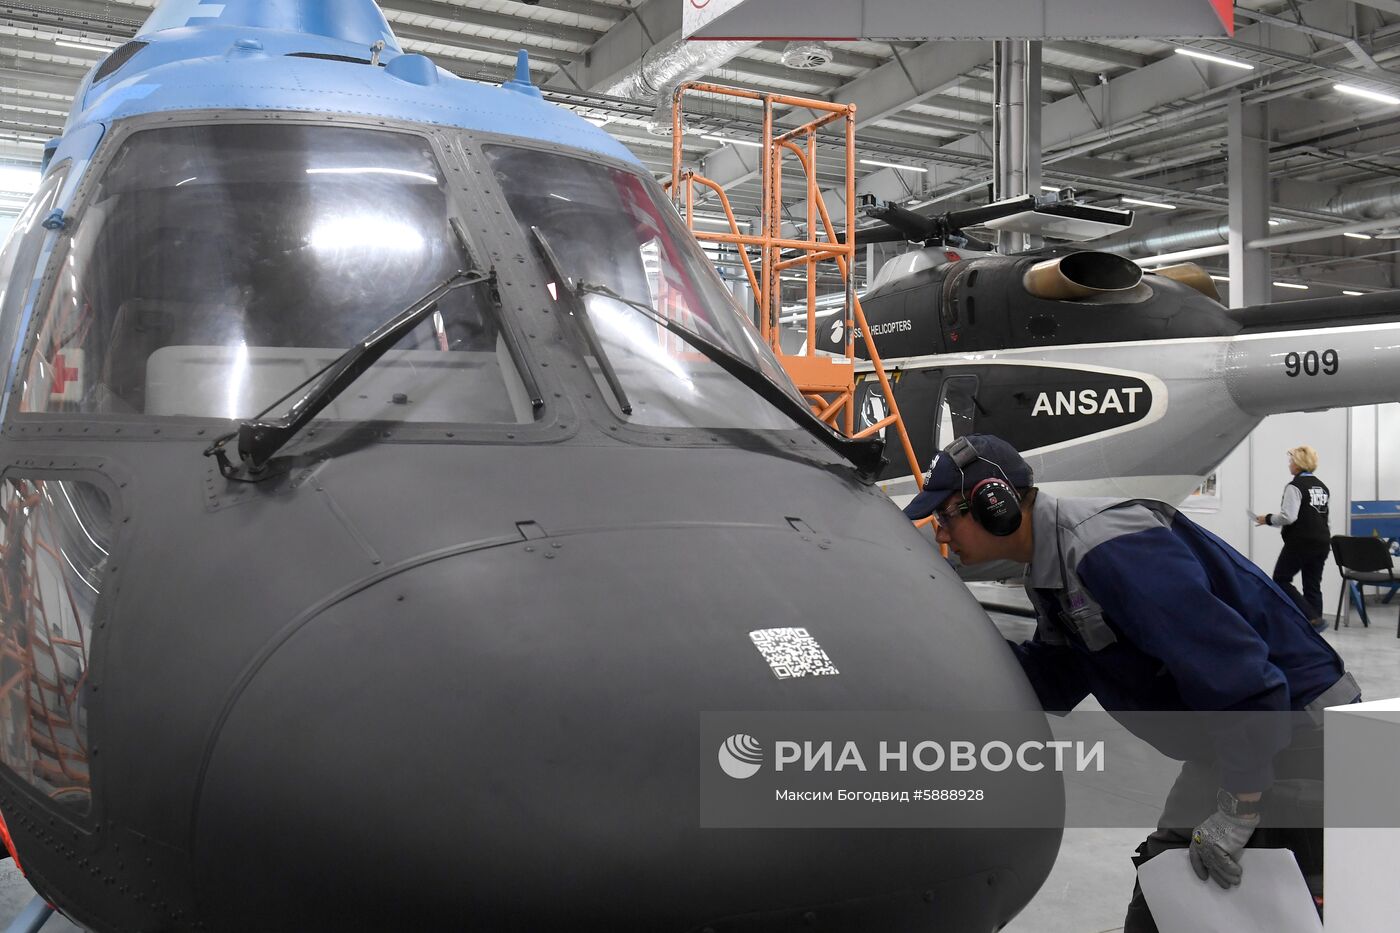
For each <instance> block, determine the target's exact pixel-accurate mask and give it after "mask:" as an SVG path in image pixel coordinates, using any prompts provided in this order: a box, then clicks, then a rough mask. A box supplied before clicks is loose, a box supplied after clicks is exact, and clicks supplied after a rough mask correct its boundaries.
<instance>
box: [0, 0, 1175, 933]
mask: <svg viewBox="0 0 1400 933" xmlns="http://www.w3.org/2000/svg"><path fill="white" fill-rule="evenodd" d="M47 155H48V160H47V166H46V171H45V174H44V178H43V181H42V184H41V187H40V189H39V191H38V193H37V194H36V195H35V197H34V199H33V201H32V202H31V203H30V205H29V206H28V208H27V209H26V211H25V213H24V214H23V216H21V217H20V218H19V221H18V222H17V223H16V226H15V230H14V234H13V236H12V238H11V240H10V241H9V243H8V245H7V246H6V247H5V250H4V252H3V254H0V272H3V274H4V293H3V297H2V298H0V344H3V349H4V359H5V360H6V361H7V364H8V375H7V379H6V383H5V392H4V399H3V432H0V468H3V471H4V472H3V494H4V498H3V502H0V516H3V519H4V527H3V532H2V533H0V570H2V571H3V586H0V816H3V820H0V831H2V832H0V834H3V836H4V841H5V843H6V845H7V847H8V848H9V850H10V851H11V852H12V853H13V855H14V856H15V858H16V861H17V862H18V863H19V864H20V865H21V867H22V868H23V870H24V872H25V874H26V876H27V877H28V878H29V880H30V881H31V882H32V883H33V885H34V886H35V888H37V889H38V891H39V892H40V893H41V894H42V896H43V897H44V898H46V899H47V900H49V901H50V902H51V903H53V904H54V905H56V906H57V907H58V908H59V909H61V910H62V911H63V912H64V913H65V914H67V915H68V916H69V917H71V918H72V919H73V920H74V921H75V922H77V923H79V924H81V925H83V926H84V927H87V928H90V929H92V930H96V931H103V933H105V931H118V930H164V931H184V930H191V931H193V930H208V931H221V930H222V931H247V930H262V931H272V930H287V931H293V930H295V931H303V933H304V931H309V930H323V929H324V930H333V929H334V930H342V929H370V928H375V927H379V928H384V929H404V928H410V927H420V928H432V929H442V928H451V929H472V930H482V931H486V930H507V929H509V930H526V929H528V930H547V929H555V928H565V927H567V928H570V929H585V930H589V929H610V930H620V929H634V930H647V931H650V933H661V931H676V933H684V931H696V930H713V931H716V933H725V931H748V930H770V929H779V928H788V927H790V926H795V925H800V926H801V928H802V929H811V930H828V931H847V930H849V931H864V930H869V929H872V928H874V927H876V926H878V927H879V928H880V929H883V930H889V931H897V930H911V931H912V930H926V929H930V928H935V927H936V928H938V929H940V930H949V931H954V930H956V931H968V933H986V931H990V930H993V929H997V928H1000V927H1001V926H1002V925H1004V924H1005V923H1006V922H1008V921H1009V919H1010V918H1011V917H1012V916H1013V915H1014V914H1015V913H1016V912H1017V911H1018V910H1020V908H1021V907H1022V906H1023V905H1024V904H1025V903H1026V901H1027V900H1029V898H1030V897H1031V895H1032V894H1033V893H1034V892H1035V890H1036V889H1037V888H1038V887H1039V885H1040V884H1041V882H1042V881H1043V880H1044V878H1045V876H1046V874H1047V873H1048V871H1049V869H1050V866H1051V864H1052V862H1053V860H1054V857H1055V853H1056V850H1057V847H1058V841H1059V833H1058V831H1054V830H1051V831H1042V830H956V831H950V830H912V829H911V830H903V831H898V832H874V831H863V830H817V829H813V830H803V831H791V830H771V831H770V830H748V831H720V830H703V829H702V828H701V827H700V823H699V820H698V815H697V803H696V795H697V788H696V783H697V782H696V775H697V773H698V769H700V768H702V767H716V766H717V765H716V760H715V755H716V749H714V748H703V749H702V748H701V747H699V743H698V740H697V736H698V734H699V714H700V712H701V711H704V710H759V711H765V710H766V711H774V710H805V711H823V710H836V711H843V710H881V709H890V710H911V709H912V710H929V711H950V710H958V709H979V710H980V709H990V710H1012V711H1015V710H1029V711H1036V714H1037V715H1038V707H1037V705H1036V702H1035V697H1034V696H1033V694H1032V692H1031V690H1030V688H1029V686H1028V684H1027V683H1026V681H1025V678H1024V677H1023V675H1022V674H1021V672H1020V670H1019V668H1018V667H1017V665H1016V663H1015V661H1014V659H1013V658H1012V656H1011V654H1010V653H1009V652H1007V651H1006V649H1005V645H1004V643H1003V641H1002V639H1001V638H1000V637H999V636H998V635H997V633H996V632H995V631H994V630H993V628H992V627H991V625H990V624H989V622H988V620H987V618H986V616H985V615H984V614H983V612H982V611H981V609H980V608H979V607H978V606H977V605H976V604H975V602H974V601H973V600H972V598H971V596H970V595H969V594H968V593H967V591H966V590H965V588H963V587H962V586H961V584H959V583H958V582H957V581H956V580H955V579H954V577H953V576H952V575H951V574H944V573H937V574H934V575H932V576H931V575H930V573H929V569H930V568H929V563H928V552H927V550H926V549H925V548H924V547H923V545H922V542H921V539H920V538H919V536H918V534H917V533H916V532H915V531H914V530H913V529H912V528H911V527H910V525H909V523H908V522H907V521H906V520H905V519H904V518H903V516H902V515H901V514H900V513H899V512H898V510H897V509H895V508H893V507H892V506H891V505H890V504H889V503H888V502H887V501H885V499H884V497H883V496H882V495H880V493H879V492H878V490H876V489H875V488H874V487H873V485H872V484H871V481H872V480H873V477H874V474H875V472H876V471H877V470H878V456H879V448H878V444H872V443H870V442H859V441H848V440H844V439H842V438H839V437H836V436H835V435H833V434H832V433H831V432H830V431H828V430H827V429H826V428H824V427H822V426H821V425H819V424H818V423H816V422H815V419H814V418H813V417H812V416H811V414H810V412H809V411H808V410H807V408H806V406H805V405H804V403H803V402H802V401H801V399H800V396H798V395H797V393H796V391H795V390H794V389H793V387H792V385H791V383H790V382H788V381H787V379H786V377H785V376H784V375H783V374H782V369H781V367H780V366H779V365H778V364H777V362H776V360H775V359H774V358H773V357H772V355H771V354H770V353H769V352H768V350H767V349H766V348H765V347H764V346H763V343H762V341H761V340H760V339H759V338H758V337H757V334H756V333H755V332H754V331H753V330H752V329H751V328H750V327H749V325H748V324H747V323H746V322H744V321H743V320H742V319H741V317H740V315H739V314H738V313H737V312H736V310H735V308H734V306H733V305H732V304H731V302H730V300H729V298H728V295H727V293H726V292H725V291H724V290H723V286H722V284H721V283H720V281H719V280H718V278H717V276H716V275H715V274H714V271H713V270H712V269H711V268H710V267H708V265H707V264H706V262H705V258H704V255H703V254H702V253H701V251H700V250H699V248H698V246H697V245H696V243H695V242H694V241H693V239H692V238H691V236H690V235H689V233H688V232H687V231H686V229H685V228H684V226H683V225H682V224H681V222H680V219H679V217H678V216H677V214H676V213H675V211H674V209H673V208H672V207H671V206H670V205H669V204H668V203H667V201H666V199H665V196H664V195H663V194H662V193H661V192H660V189H659V188H658V187H657V185H656V184H655V182H654V181H653V179H652V178H650V177H649V175H648V174H647V173H646V172H645V170H644V169H643V168H642V167H641V165H640V164H639V163H638V162H637V161H636V160H635V159H634V158H633V157H632V156H631V155H630V154H629V153H628V152H627V151H626V150H625V149H623V148H622V147H621V146H620V145H619V144H618V143H616V142H615V141H614V140H612V139H611V138H610V137H608V136H607V135H606V134H604V133H603V132H601V131H600V130H598V129H596V128H594V127H593V126H591V125H590V124H588V123H587V122H586V121H584V120H582V119H580V118H577V117H575V116H573V115H572V114H570V113H568V112H566V111H564V110H561V109H559V108H556V107H554V106H551V105H549V104H547V103H545V102H544V101H542V100H541V99H540V98H539V95H538V92H537V91H535V90H534V88H533V87H532V86H531V85H530V83H529V75H528V69H525V68H522V69H520V70H519V71H518V73H517V79H516V80H515V81H512V82H508V83H507V84H506V85H505V86H504V87H500V88H497V87H490V86H485V85H481V84H476V83H473V82H470V81H464V80H461V79H458V78H456V77H454V76H452V75H449V74H447V73H446V72H444V71H442V70H440V69H438V68H437V67H435V66H434V65H433V63H432V62H431V61H429V60H428V59H427V58H424V57H423V56H421V55H413V54H404V53H403V52H402V51H401V50H400V49H399V46H398V44H397V42H396V41H395V39H394V36H393V35H392V33H391V32H390V30H389V27H388V25H387V23H386V21H385V20H384V18H383V16H382V14H381V13H380V11H379V10H378V9H377V7H376V6H375V5H374V4H373V3H371V2H369V0H343V2H338V3H333V4H332V3H324V2H321V0H226V2H224V3H222V4H201V3H198V2H196V0H166V2H164V3H162V4H161V5H160V6H159V8H158V9H157V10H156V12H155V13H154V14H153V15H152V17H151V19H150V20H149V22H148V23H147V24H146V26H145V27H144V28H143V29H142V30H141V32H140V34H139V35H138V36H137V37H136V39H135V40H133V41H131V42H129V43H127V44H126V45H124V46H122V47H121V48H119V49H117V50H116V51H114V52H112V53H111V54H110V55H109V56H108V57H107V58H106V59H105V60H104V61H103V62H102V63H100V64H99V65H98V66H97V67H96V68H95V69H94V70H93V72H92V73H91V74H90V75H89V76H88V78H87V79H86V80H85V81H84V83H83V85H82V86H81V88H80V89H79V92H78V94H77V98H76V102H75V104H74V108H73V112H72V116H71V117H70V119H69V121H68V124H67V126H66V128H65V131H64V134H63V136H62V137H61V138H60V139H58V140H55V141H54V142H53V143H52V144H51V145H50V147H49V148H48V152H47ZM658 309H664V310H658ZM1144 401H1146V400H1144ZM1154 404H1155V402H1154ZM851 581H860V585H861V587H863V589H859V590H858V589H856V588H854V586H853V585H852V583H851ZM872 592H878V593H880V594H881V595H880V601H879V611H878V613H872V612H871V611H870V604H869V598H868V595H867V594H868V593H872ZM770 627H792V628H794V629H795V628H797V627H801V628H802V629H804V630H805V633H806V634H805V635H804V637H808V638H810V639H811V640H813V642H814V643H819V644H820V646H821V649H822V650H823V651H824V652H825V653H826V655H829V657H830V660H831V662H832V663H833V664H834V666H835V668H837V669H839V674H835V675H833V676H821V677H816V676H812V677H796V676H787V677H781V676H778V675H777V674H776V669H774V668H772V667H770V664H769V662H768V661H767V660H766V657H765V655H763V654H762V653H761V652H760V651H759V650H757V649H756V647H755V641H756V640H755V639H753V638H751V637H750V636H751V633H753V632H755V631H756V630H759V629H767V628H770ZM1047 735H1048V731H1047ZM762 738H763V737H761V736H760V737H758V739H759V740H760V742H761V740H762ZM1017 780H1018V781H1019V782H1020V790H1019V791H1018V794H1030V793H1044V794H1047V796H1048V799H1050V800H1051V801H1061V797H1060V788H1061V785H1060V780H1059V777H1058V776H1057V775H1055V774H1053V773H1052V772H1050V771H1048V770H1047V771H1045V772H1043V773H1026V774H1024V775H1020V776H1019V777H1018V778H1017Z"/></svg>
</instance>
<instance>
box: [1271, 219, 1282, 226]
mask: <svg viewBox="0 0 1400 933" xmlns="http://www.w3.org/2000/svg"><path fill="white" fill-rule="evenodd" d="M1281 223H1283V221H1281V220H1273V219H1272V218H1270V220H1269V226H1270V227H1277V226H1278V225H1279V224H1281Z"/></svg>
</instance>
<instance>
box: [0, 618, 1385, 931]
mask: <svg viewBox="0 0 1400 933" xmlns="http://www.w3.org/2000/svg"><path fill="white" fill-rule="evenodd" d="M1397 611H1400V599H1397V600H1396V601H1394V602H1392V603H1391V605H1389V606H1373V607H1371V609H1370V615H1371V622H1372V626H1371V628H1369V629H1367V628H1362V627H1361V622H1360V620H1359V619H1357V617H1356V614H1355V613H1354V612H1353V613H1352V618H1351V626H1350V627H1349V628H1342V629H1339V630H1337V631H1335V632H1334V631H1331V630H1328V632H1327V634H1326V636H1325V637H1326V638H1327V640H1328V641H1329V642H1331V643H1332V646H1333V647H1334V648H1336V649H1337V652H1338V653H1339V654H1340V655H1341V656H1342V657H1343V658H1344V659H1345V660H1346V662H1347V667H1348V668H1349V669H1350V670H1351V672H1352V673H1353V674H1355V675H1356V679H1357V681H1358V682H1359V683H1360V684H1361V690H1362V692H1363V693H1364V694H1365V696H1366V698H1367V699H1368V700H1378V699H1382V698H1385V697H1397V696H1400V639H1397V638H1396V637H1395V628H1396V624H1397V619H1396V614H1397ZM992 619H993V621H995V622H996V624H997V627H998V628H999V629H1001V631H1002V633H1003V634H1005V635H1006V636H1007V637H1009V638H1014V639H1017V640H1019V639H1022V638H1028V637H1030V634H1031V631H1032V629H1033V628H1034V626H1033V624H1032V623H1031V622H1029V621H1028V620H1026V619H1023V618H1019V617H1017V616H1011V615H1005V614H1003V613H997V612H994V613H992ZM1081 708H1083V707H1081ZM1151 830H1152V827H1150V826H1145V827H1143V828H1142V829H1068V830H1065V836H1064V841H1063V843H1062V844H1061V846H1060V855H1059V858H1058V859H1057V860H1056V862H1055V867H1054V869H1053V870H1052V871H1051V872H1050V877H1049V878H1048V879H1046V882H1045V884H1044V886H1043V887H1042V888H1041V889H1040V893H1038V894H1037V895H1036V896H1035V898H1034V899H1033V900H1032V901H1031V902H1030V904H1028V905H1027V906H1026V909H1025V910H1024V911H1022V912H1021V914H1020V915H1019V916H1017V917H1016V919H1015V920H1013V921H1012V922H1011V924H1010V925H1009V926H1007V927H1006V928H1005V933H1115V931H1118V930H1121V929H1122V924H1123V911H1124V910H1125V909H1126V908H1127V905H1128V898H1129V896H1130V895H1131V894H1132V890H1133V877H1134V869H1133V864H1132V862H1131V861H1129V857H1130V856H1131V855H1132V854H1133V850H1134V849H1135V848H1137V845H1138V843H1139V842H1141V841H1142V840H1143V838H1144V837H1145V836H1146V835H1147V834H1148V833H1149V832H1151ZM33 896H34V891H33V889H32V888H31V887H30V886H29V885H28V883H26V882H25V880H24V878H23V876H21V875H20V874H19V872H17V871H16V870H15V868H14V864H13V863H12V862H11V861H10V860H8V859H6V860H4V861H3V862H0V928H3V927H6V926H8V925H9V923H10V922H11V920H13V919H14V917H16V916H17V915H18V914H19V912H20V911H21V910H23V909H24V907H25V905H26V904H28V903H29V900H30V899H31V898H32V897H33ZM43 933H82V931H81V930H80V929H79V928H78V927H76V926H74V925H73V924H71V923H69V922H68V921H67V920H66V919H64V918H63V917H61V916H58V915H54V916H53V917H52V918H51V919H50V920H49V922H48V923H47V924H45V925H44V928H43Z"/></svg>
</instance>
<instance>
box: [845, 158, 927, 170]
mask: <svg viewBox="0 0 1400 933" xmlns="http://www.w3.org/2000/svg"><path fill="white" fill-rule="evenodd" d="M860 161H861V164H862V165H878V166H880V167H881V168H897V169H902V170H903V171H906V172H920V173H925V174H926V173H927V172H928V169H926V168H919V166H917V165H900V164H898V163H896V162H881V161H879V160H877V159H861V160H860Z"/></svg>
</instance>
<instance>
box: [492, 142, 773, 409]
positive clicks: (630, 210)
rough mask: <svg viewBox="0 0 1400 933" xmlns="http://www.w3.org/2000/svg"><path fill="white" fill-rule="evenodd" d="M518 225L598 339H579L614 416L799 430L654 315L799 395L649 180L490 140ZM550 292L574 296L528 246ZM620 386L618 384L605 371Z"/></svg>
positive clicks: (494, 167)
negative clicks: (554, 265) (551, 258)
mask: <svg viewBox="0 0 1400 933" xmlns="http://www.w3.org/2000/svg"><path fill="white" fill-rule="evenodd" d="M485 154H486V157H487V160H488V161H489V163H490V165H491V169H492V172H493V174H494V176H495V178H496V181H497V183H498V184H500V186H501V189H502V191H503V193H504V194H505V197H506V201H507V202H508V204H509V205H510V208H511V211H512V212H513V213H514V214H515V219H516V220H517V222H518V223H519V226H520V229H521V231H522V232H524V233H525V234H526V236H527V237H530V238H532V239H533V237H532V234H531V228H537V229H538V230H539V231H540V233H541V234H543V236H544V239H545V241H546V242H547V243H548V244H549V248H550V250H551V251H552V252H553V253H554V255H555V256H556V257H557V259H558V262H559V265H560V268H561V270H562V272H563V275H564V277H565V278H567V279H568V280H570V281H572V282H574V283H577V287H578V300H579V302H581V304H582V305H583V310H584V313H585V315H586V317H587V322H586V323H585V322H580V327H579V329H580V330H582V329H583V328H584V327H589V326H591V328H592V330H593V331H594V332H595V333H596V335H597V340H596V346H594V345H593V344H594V341H593V340H592V339H591V338H590V337H587V336H586V335H582V334H581V335H580V340H579V344H580V346H582V347H583V348H584V349H583V350H582V351H581V352H582V353H583V356H584V359H585V362H586V364H587V365H588V366H589V367H590V369H591V370H592V371H593V375H594V378H595V380H596V381H597V384H598V395H599V397H601V398H603V399H606V400H607V402H608V404H609V406H610V407H611V408H612V411H613V413H614V415H616V416H618V417H620V418H622V419H624V420H625V421H627V422H629V423H632V424H638V425H654V426H659V427H698V428H750V429H774V430H792V429H794V428H795V427H796V425H795V424H794V423H793V422H792V420H791V419H790V418H789V417H788V416H787V415H786V414H784V413H782V412H781V411H779V410H778V409H777V408H775V407H773V406H772V405H769V404H767V403H764V402H762V401H759V400H758V399H756V398H755V397H754V393H753V391H752V390H750V389H749V388H748V387H747V386H745V385H744V383H743V382H741V381H740V380H739V379H738V378H736V377H734V376H733V375H730V374H729V373H727V372H725V371H724V370H723V369H721V368H720V367H719V366H718V365H716V364H715V363H713V362H711V361H710V359H709V358H708V357H706V356H705V355H704V353H703V352H701V351H700V350H698V349H697V348H696V346H695V345H694V344H692V343H690V342H688V341H687V340H686V338H685V337H684V336H682V335H680V334H678V333H676V332H675V331H674V330H672V329H670V328H668V327H666V326H663V325H662V324H661V323H659V322H658V320H657V319H658V318H664V319H665V320H666V321H668V322H669V323H670V324H672V325H679V327H680V328H682V329H684V330H685V331H687V332H689V333H692V334H695V335H697V336H699V337H702V338H704V340H706V341H708V342H709V343H712V344H717V345H718V346H719V347H721V348H722V349H724V350H727V351H728V352H729V353H730V354H732V355H734V356H736V357H738V358H739V359H741V360H742V361H744V362H745V363H747V364H748V365H750V366H752V367H753V368H754V369H756V370H758V371H759V372H761V373H762V374H763V375H765V376H766V377H767V378H768V379H769V380H770V381H772V382H774V383H776V384H777V385H778V386H780V387H782V388H783V389H784V390H785V391H787V392H789V393H790V394H792V395H793V397H794V398H800V396H798V394H797V390H796V389H795V388H794V387H793V385H792V381H791V380H790V379H789V378H788V376H787V374H786V372H785V371H784V370H783V368H782V366H781V365H780V364H779V363H778V361H777V358H776V357H775V356H774V355H773V353H772V351H771V350H770V349H769V348H768V346H767V345H766V344H765V343H764V342H763V339H762V337H760V336H759V334H758V332H757V330H755V329H754V327H753V325H752V324H751V323H749V321H748V320H746V319H745V317H744V316H743V315H742V314H741V313H740V311H739V309H738V307H737V306H736V305H735V304H734V302H733V298H732V297H731V296H730V294H729V291H728V290H727V289H726V288H725V287H724V285H723V283H722V282H720V280H719V277H718V275H717V274H716V273H715V271H714V269H713V268H712V267H711V266H710V265H709V264H708V262H707V260H706V258H705V255H704V253H703V252H702V251H701V250H700V247H699V244H698V243H696V241H695V238H694V237H693V236H692V235H691V233H690V231H689V230H687V229H686V228H685V226H684V224H683V223H682V222H681V219H680V216H679V215H678V214H677V213H676V211H675V208H673V207H672V206H671V204H670V203H669V202H668V201H667V200H666V199H665V196H664V195H663V194H662V193H661V190H660V189H659V188H658V187H657V185H656V183H655V182H654V181H653V180H652V179H651V177H650V176H649V175H643V174H642V173H640V172H638V171H633V170H628V169H624V168H619V167H615V166H609V165H603V164H599V163H596V162H592V161H588V160H585V159H581V158H577V157H574V156H568V155H563V154H559V153H552V152H542V151H539V150H533V149H524V148H519V147H514V146H500V145H489V146H486V147H485ZM530 249H531V250H532V252H533V254H534V258H535V259H536V260H537V261H539V262H540V263H541V273H542V275H544V277H545V278H546V280H547V281H548V282H549V289H550V294H551V295H553V296H554V297H555V300H556V301H559V302H561V303H564V302H566V301H567V299H568V296H564V295H561V294H560V293H559V285H558V283H557V282H555V281H553V274H552V272H551V271H550V269H549V267H548V264H547V263H546V262H545V259H544V255H543V251H542V248H541V247H539V245H538V244H537V243H534V242H531V244H530ZM605 367H607V368H610V369H611V371H612V374H614V375H615V376H616V384H617V386H620V388H621V390H622V392H621V394H619V393H618V392H616V391H614V386H613V385H612V384H611V380H610V379H609V377H608V375H607V372H606V368H605Z"/></svg>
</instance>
